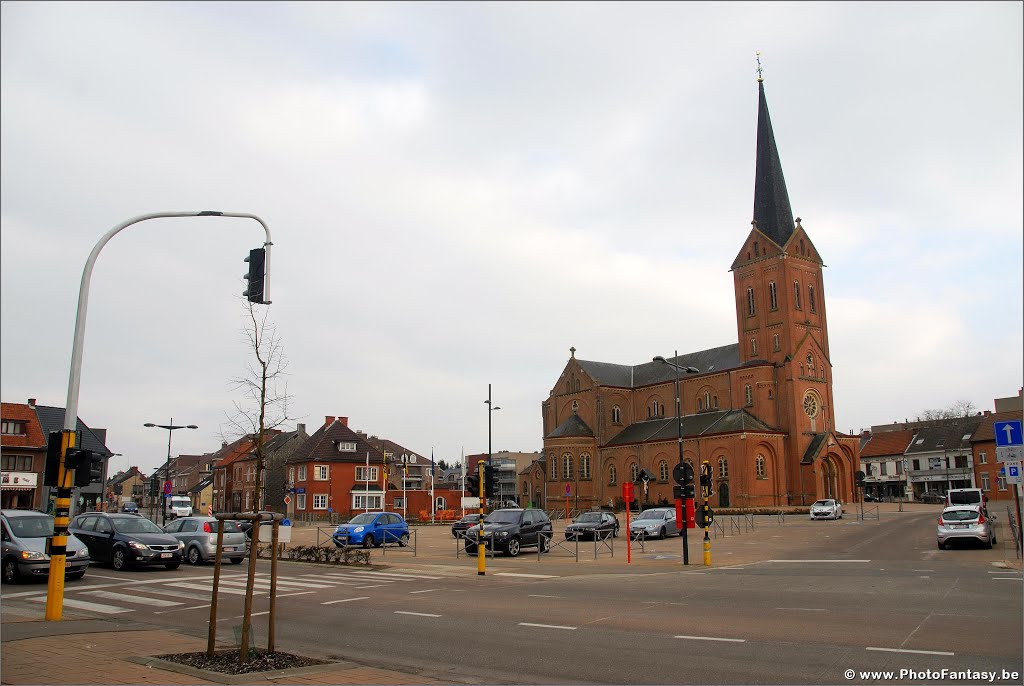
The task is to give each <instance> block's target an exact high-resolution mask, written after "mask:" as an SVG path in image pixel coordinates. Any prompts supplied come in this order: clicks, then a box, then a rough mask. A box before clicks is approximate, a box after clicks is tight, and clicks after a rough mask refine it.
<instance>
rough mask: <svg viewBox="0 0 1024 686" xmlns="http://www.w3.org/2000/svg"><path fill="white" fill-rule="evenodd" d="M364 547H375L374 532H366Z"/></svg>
mask: <svg viewBox="0 0 1024 686" xmlns="http://www.w3.org/2000/svg"><path fill="white" fill-rule="evenodd" d="M363 547H364V548H372V547H373V534H366V536H364V537H363Z"/></svg>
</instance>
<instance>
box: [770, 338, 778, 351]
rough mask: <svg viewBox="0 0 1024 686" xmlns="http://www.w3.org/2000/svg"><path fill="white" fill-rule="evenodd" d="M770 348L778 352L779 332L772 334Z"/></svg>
mask: <svg viewBox="0 0 1024 686" xmlns="http://www.w3.org/2000/svg"><path fill="white" fill-rule="evenodd" d="M772 348H773V349H774V350H775V352H779V334H775V335H774V336H772Z"/></svg>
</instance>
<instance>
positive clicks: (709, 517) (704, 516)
mask: <svg viewBox="0 0 1024 686" xmlns="http://www.w3.org/2000/svg"><path fill="white" fill-rule="evenodd" d="M714 521H715V512H714V510H712V509H711V507H710V506H708V504H707V503H704V504H703V505H701V508H700V509H699V510H697V526H699V527H700V528H701V529H706V528H708V527H710V526H711V525H712V524H713V523H714Z"/></svg>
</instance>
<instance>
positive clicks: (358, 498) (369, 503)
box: [352, 493, 401, 510]
mask: <svg viewBox="0 0 1024 686" xmlns="http://www.w3.org/2000/svg"><path fill="white" fill-rule="evenodd" d="M380 500H381V496H379V495H373V494H367V493H359V494H356V493H353V494H352V509H353V510H381V509H383V508H382V507H381V502H380ZM399 500H401V498H399Z"/></svg>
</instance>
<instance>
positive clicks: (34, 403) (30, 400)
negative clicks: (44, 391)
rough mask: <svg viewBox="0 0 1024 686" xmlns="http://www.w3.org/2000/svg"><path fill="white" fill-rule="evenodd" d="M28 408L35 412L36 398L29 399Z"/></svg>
mask: <svg viewBox="0 0 1024 686" xmlns="http://www.w3.org/2000/svg"><path fill="white" fill-rule="evenodd" d="M28 406H29V407H31V408H32V409H33V410H34V409H36V399H35V398H29V399H28Z"/></svg>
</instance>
